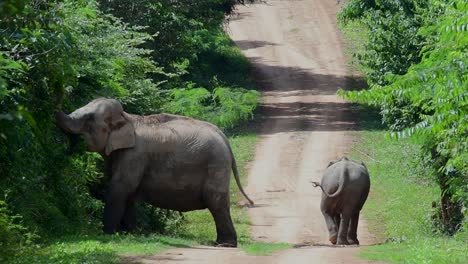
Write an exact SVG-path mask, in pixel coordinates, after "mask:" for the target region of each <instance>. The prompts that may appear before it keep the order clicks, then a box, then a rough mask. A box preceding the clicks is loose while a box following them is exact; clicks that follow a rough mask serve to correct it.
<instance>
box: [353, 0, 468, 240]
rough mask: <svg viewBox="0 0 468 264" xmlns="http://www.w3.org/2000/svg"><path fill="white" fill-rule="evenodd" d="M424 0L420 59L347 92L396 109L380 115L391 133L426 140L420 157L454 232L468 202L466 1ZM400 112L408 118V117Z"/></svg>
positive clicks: (445, 229)
mask: <svg viewBox="0 0 468 264" xmlns="http://www.w3.org/2000/svg"><path fill="white" fill-rule="evenodd" d="M428 4H429V8H428V9H427V10H426V11H424V12H428V13H425V14H423V15H422V17H424V18H426V19H429V20H427V21H425V23H424V25H423V26H421V27H420V28H419V29H418V35H419V36H420V37H422V38H423V39H426V40H427V41H428V42H427V43H425V45H424V46H423V47H422V49H421V53H420V57H421V61H420V62H419V63H414V64H413V65H412V66H411V67H409V69H408V71H407V72H406V73H405V74H403V75H391V76H387V77H389V78H388V80H389V84H387V85H385V86H373V87H372V88H371V89H370V90H366V91H360V92H349V93H346V97H347V98H349V99H351V100H353V101H357V102H361V103H365V104H370V105H374V106H379V107H381V109H382V112H383V113H384V114H385V113H389V112H391V111H394V110H393V109H399V112H397V114H393V118H387V119H385V121H387V122H390V125H393V126H394V127H395V128H398V129H402V130H401V131H399V132H396V133H394V135H395V136H397V137H406V136H411V135H414V136H417V137H421V138H424V139H425V142H426V143H425V144H424V145H423V152H424V153H425V159H426V160H427V161H428V164H430V166H431V167H432V169H433V174H434V175H435V178H436V181H437V182H438V184H439V186H440V188H441V190H442V197H441V202H440V205H441V215H442V217H441V219H442V226H443V228H442V230H441V231H442V232H444V233H446V234H454V233H455V232H456V231H457V230H459V229H460V228H461V226H462V223H463V218H464V216H463V212H462V211H463V210H464V211H465V214H466V206H467V202H468V195H467V194H468V189H467V186H468V179H467V177H466V175H468V166H467V164H468V144H467V141H466V138H467V137H468V132H467V131H468V89H467V87H468V84H467V78H466V76H467V65H468V55H467V54H468V53H467V52H466V47H467V46H468V35H467V34H466V31H467V30H468V28H467V27H466V25H467V24H468V17H467V16H466V14H467V12H468V4H467V3H466V2H465V1H460V0H454V1H449V0H446V1H445V0H432V1H429V2H428ZM419 11H421V10H419ZM403 47H404V48H407V47H408V46H403ZM399 102H403V103H404V105H403V106H401V105H399ZM405 115H410V116H412V118H414V119H413V121H412V122H407V121H406V120H407V118H405ZM403 128H404V129H403ZM465 217H466V215H465Z"/></svg>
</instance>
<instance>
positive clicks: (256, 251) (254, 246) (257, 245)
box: [242, 242, 292, 256]
mask: <svg viewBox="0 0 468 264" xmlns="http://www.w3.org/2000/svg"><path fill="white" fill-rule="evenodd" d="M291 247H292V246H291V245H290V244H287V243H263V242H252V243H249V244H245V245H242V249H243V250H244V251H245V252H247V254H249V255H256V256H268V255H271V254H273V253H275V252H276V251H279V250H283V249H288V248H291Z"/></svg>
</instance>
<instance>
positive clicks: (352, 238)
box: [312, 157, 370, 245]
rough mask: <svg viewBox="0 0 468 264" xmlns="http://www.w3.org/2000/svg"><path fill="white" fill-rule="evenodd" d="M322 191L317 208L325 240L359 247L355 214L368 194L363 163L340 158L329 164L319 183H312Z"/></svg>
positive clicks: (367, 180) (366, 175)
mask: <svg viewBox="0 0 468 264" xmlns="http://www.w3.org/2000/svg"><path fill="white" fill-rule="evenodd" d="M312 183H313V184H314V185H315V187H317V186H319V187H320V188H321V189H322V192H323V193H322V201H321V204H320V209H321V211H322V214H323V216H324V217H325V222H326V223H327V227H328V232H329V234H330V237H329V240H330V242H332V243H333V244H337V243H338V245H353V244H356V245H359V240H358V239H357V226H358V221H359V212H360V211H361V209H362V206H363V205H364V203H365V202H366V199H367V195H368V194H369V188H370V179H369V172H368V171H367V168H366V166H365V165H364V163H361V164H358V163H356V162H354V161H352V160H349V159H348V158H346V157H344V158H342V159H340V160H338V161H336V162H330V163H329V164H328V167H327V169H326V170H325V173H324V175H323V178H322V182H321V183H318V182H312Z"/></svg>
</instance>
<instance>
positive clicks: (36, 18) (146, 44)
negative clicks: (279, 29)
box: [0, 0, 258, 261]
mask: <svg viewBox="0 0 468 264" xmlns="http://www.w3.org/2000/svg"><path fill="white" fill-rule="evenodd" d="M242 2H243V1H235V0H201V1H191V0H181V1H171V0H148V1H128V0H102V1H89V0H86V1H85V0H57V1H43V0H21V1H16V0H14V1H13V0H7V1H1V2H0V14H1V18H0V99H1V101H0V161H1V163H0V175H1V177H0V261H2V260H3V259H5V258H9V257H11V256H14V255H16V254H20V252H21V251H22V250H23V249H25V248H28V247H33V246H34V245H35V244H36V243H40V242H41V241H45V240H46V239H48V238H50V237H54V236H60V235H64V234H70V233H86V232H96V231H97V230H99V229H100V225H101V223H100V222H101V221H100V218H101V215H102V210H103V204H102V202H101V201H100V200H99V199H95V198H94V197H98V198H99V190H100V184H101V181H102V177H103V176H102V173H101V171H102V170H101V166H102V160H101V158H100V157H99V156H98V155H94V154H90V153H85V151H84V148H83V146H82V144H81V143H80V141H78V140H73V139H71V140H70V139H69V138H67V137H66V136H65V135H63V133H61V132H60V131H59V130H58V129H57V127H56V125H55V123H54V121H53V120H54V113H55V112H56V111H57V110H58V109H63V110H64V111H68V112H70V111H72V110H74V109H76V108H77V107H80V106H82V105H84V104H86V103H87V102H89V101H90V100H92V99H94V98H96V97H112V98H117V99H119V100H120V101H121V102H122V104H123V106H124V109H125V110H126V111H127V112H129V113H134V114H150V113H160V112H170V113H176V114H182V115H187V116H192V117H196V118H200V119H204V120H208V121H211V122H213V123H215V124H217V125H218V126H220V127H221V128H224V129H226V128H230V127H232V126H234V125H236V124H238V123H239V122H241V121H243V120H247V119H249V118H250V117H251V116H252V113H253V111H254V109H255V107H256V105H257V100H258V93H257V92H256V91H253V90H249V89H252V88H253V87H251V86H252V85H251V81H250V80H249V79H248V76H249V74H250V68H249V64H248V62H247V61H246V59H245V58H244V57H242V55H241V54H240V51H239V50H238V49H235V48H234V46H233V44H232V42H231V40H230V39H229V37H228V36H227V35H226V33H225V32H224V30H223V26H224V23H225V22H224V21H225V16H226V15H227V14H229V13H231V12H232V11H233V10H234V6H235V5H236V4H239V3H242ZM93 196H94V197H93ZM139 210H140V212H139V214H140V216H141V217H140V221H142V223H140V226H141V230H140V232H146V231H158V232H164V229H165V228H166V226H167V223H168V222H170V221H171V219H173V218H176V217H178V215H176V214H173V213H170V212H166V211H163V210H158V209H153V208H151V207H144V206H141V208H139ZM99 232H100V231H99Z"/></svg>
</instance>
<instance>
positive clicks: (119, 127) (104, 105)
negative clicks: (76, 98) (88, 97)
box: [56, 98, 135, 156]
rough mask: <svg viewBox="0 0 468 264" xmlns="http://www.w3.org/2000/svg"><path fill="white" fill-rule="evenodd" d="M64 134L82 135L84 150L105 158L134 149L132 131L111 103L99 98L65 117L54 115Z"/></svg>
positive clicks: (127, 118)
mask: <svg viewBox="0 0 468 264" xmlns="http://www.w3.org/2000/svg"><path fill="white" fill-rule="evenodd" d="M56 120H57V125H58V126H59V127H60V128H61V129H62V130H63V131H64V132H66V133H70V134H80V135H83V136H84V138H85V141H86V145H87V149H88V151H91V152H98V153H100V154H101V155H106V156H108V155H109V154H110V153H111V152H112V151H114V150H117V149H123V148H131V147H133V146H135V128H134V126H133V123H132V122H131V121H130V120H129V117H128V115H127V114H126V113H125V112H124V111H123V108H122V105H121V104H120V103H119V102H118V101H117V100H114V99H106V98H99V99H95V100H93V101H91V102H90V103H89V104H87V105H85V106H83V107H81V108H79V109H77V110H75V111H74V112H73V113H71V114H69V115H67V114H65V113H64V112H62V111H59V112H57V114H56Z"/></svg>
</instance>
